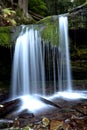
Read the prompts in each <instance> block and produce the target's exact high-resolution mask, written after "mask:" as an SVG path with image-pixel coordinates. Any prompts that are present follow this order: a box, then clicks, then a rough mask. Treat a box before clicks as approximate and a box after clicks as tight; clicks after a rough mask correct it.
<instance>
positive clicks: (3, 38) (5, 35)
mask: <svg viewBox="0 0 87 130" xmlns="http://www.w3.org/2000/svg"><path fill="white" fill-rule="evenodd" d="M10 31H11V27H0V46H4V47H9V46H10V42H11V34H10Z"/></svg>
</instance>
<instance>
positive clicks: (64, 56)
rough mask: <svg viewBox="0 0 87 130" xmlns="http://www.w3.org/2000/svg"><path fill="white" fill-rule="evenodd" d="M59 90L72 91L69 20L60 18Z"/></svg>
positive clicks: (64, 17)
mask: <svg viewBox="0 0 87 130" xmlns="http://www.w3.org/2000/svg"><path fill="white" fill-rule="evenodd" d="M58 61H59V64H58V65H59V69H58V71H59V73H58V77H59V89H60V91H64V90H66V91H71V90H72V78H71V67H70V66H71V65H70V54H69V38H68V18H67V16H62V15H61V16H59V60H58Z"/></svg>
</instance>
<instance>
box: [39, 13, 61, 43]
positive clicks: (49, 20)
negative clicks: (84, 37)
mask: <svg viewBox="0 0 87 130" xmlns="http://www.w3.org/2000/svg"><path fill="white" fill-rule="evenodd" d="M38 24H42V26H43V29H42V31H41V37H42V38H43V39H44V40H45V41H48V42H50V43H51V44H52V45H58V39H59V38H58V37H59V35H58V34H59V32H58V16H55V15H54V16H48V17H46V18H44V19H42V20H41V21H39V22H38Z"/></svg>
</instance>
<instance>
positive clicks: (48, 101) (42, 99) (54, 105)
mask: <svg viewBox="0 0 87 130" xmlns="http://www.w3.org/2000/svg"><path fill="white" fill-rule="evenodd" d="M36 98H38V99H39V100H40V101H42V102H44V103H46V104H47V105H51V106H53V107H56V108H60V109H61V108H62V107H61V106H60V105H57V104H55V103H53V102H52V101H50V100H48V99H45V98H44V97H41V96H36Z"/></svg>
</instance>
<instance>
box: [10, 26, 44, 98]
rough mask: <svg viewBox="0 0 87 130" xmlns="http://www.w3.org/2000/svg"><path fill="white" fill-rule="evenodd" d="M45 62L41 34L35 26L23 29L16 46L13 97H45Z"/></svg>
mask: <svg viewBox="0 0 87 130" xmlns="http://www.w3.org/2000/svg"><path fill="white" fill-rule="evenodd" d="M43 62H44V61H43V57H42V48H41V37H40V35H39V32H38V31H37V30H34V27H33V26H32V27H30V28H28V27H23V29H22V32H21V34H20V35H19V37H18V38H17V41H16V45H15V52H14V61H13V72H12V74H13V77H12V97H17V96H20V95H28V94H29V95H31V94H39V93H40V94H42V95H45V71H44V63H43ZM39 91H40V92H39Z"/></svg>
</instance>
